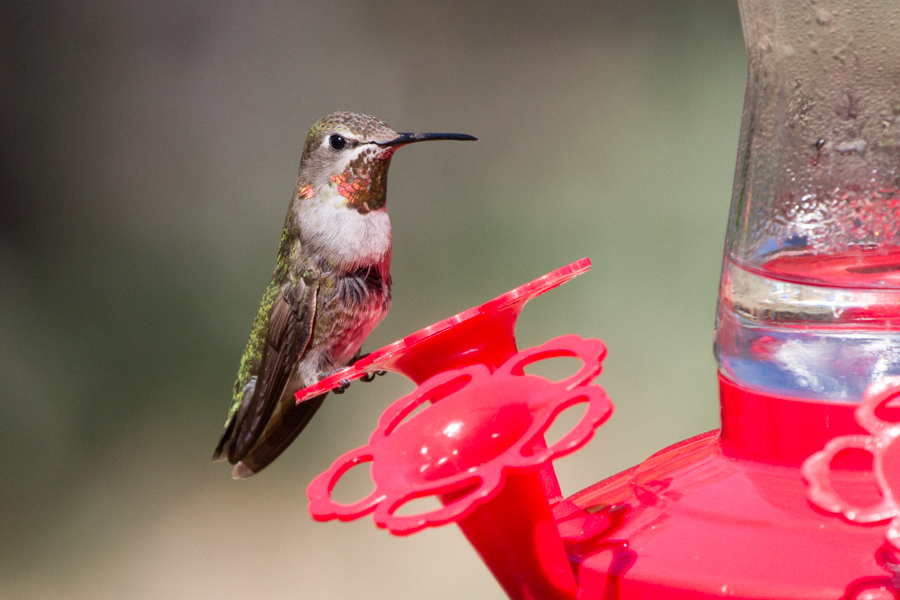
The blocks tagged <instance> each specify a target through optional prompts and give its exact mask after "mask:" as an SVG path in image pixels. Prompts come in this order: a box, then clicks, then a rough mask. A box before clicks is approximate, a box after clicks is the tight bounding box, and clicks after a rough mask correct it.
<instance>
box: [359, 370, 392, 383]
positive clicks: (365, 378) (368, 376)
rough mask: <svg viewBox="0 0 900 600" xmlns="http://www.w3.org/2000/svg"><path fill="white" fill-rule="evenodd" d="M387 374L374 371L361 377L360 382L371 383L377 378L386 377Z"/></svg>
mask: <svg viewBox="0 0 900 600" xmlns="http://www.w3.org/2000/svg"><path fill="white" fill-rule="evenodd" d="M385 373H387V371H373V372H372V373H366V374H365V375H363V376H362V377H360V378H359V380H360V381H365V382H366V383H369V382H370V381H372V380H373V379H375V377H376V376H380V375H384V374H385Z"/></svg>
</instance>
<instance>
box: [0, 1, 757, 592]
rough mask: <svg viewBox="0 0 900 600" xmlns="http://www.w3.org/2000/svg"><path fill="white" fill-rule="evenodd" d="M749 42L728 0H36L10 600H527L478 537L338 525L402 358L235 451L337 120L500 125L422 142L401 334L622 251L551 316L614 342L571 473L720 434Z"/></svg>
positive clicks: (4, 444)
mask: <svg viewBox="0 0 900 600" xmlns="http://www.w3.org/2000/svg"><path fill="white" fill-rule="evenodd" d="M744 61H745V59H744V50H743V43H742V39H741V32H740V24H739V19H738V13H737V7H736V6H735V3H734V2H732V1H724V0H723V1H709V0H696V1H687V0H684V1H682V0H678V1H671V0H619V1H583V2H535V1H522V2H513V1H505V2H493V3H485V2H480V1H473V0H469V1H466V2H455V3H440V2H433V1H432V2H411V1H392V0H381V1H366V0H337V1H332V2H327V3H326V2H320V3H311V2H308V1H296V0H294V1H286V0H284V1H280V0H263V1H261V2H255V3H245V2H234V1H218V2H212V1H187V2H183V1H173V0H168V1H163V2H156V3H141V2H135V1H124V2H123V1H121V0H116V1H111V0H89V1H85V2H79V3H73V2H59V1H50V2H34V3H27V4H26V3H4V4H3V6H2V7H0V192H2V196H0V457H2V461H0V598H3V599H6V598H10V599H12V598H15V599H38V598H48V599H52V598H72V599H82V598H84V599H88V598H90V599H107V598H109V599H120V598H129V599H131V598H148V599H159V598H185V599H188V598H190V599H203V598H216V599H227V598H257V597H264V596H265V597H269V598H421V597H425V596H427V597H429V598H459V597H465V596H464V595H465V594H469V595H470V596H469V597H472V596H474V597H479V598H501V597H502V594H501V592H500V589H499V587H497V586H496V585H495V584H494V582H493V580H492V579H491V577H490V575H489V574H488V572H487V570H486V569H485V568H484V567H483V566H482V565H481V563H480V561H479V559H478V558H477V556H476V555H475V553H474V552H473V551H472V550H471V549H470V548H469V547H468V545H467V544H466V542H465V540H464V539H463V537H462V535H461V534H460V533H459V531H457V530H456V529H455V528H453V527H445V528H441V529H437V530H428V531H426V532H423V533H422V534H419V535H416V536H413V537H410V538H394V537H392V536H390V535H389V534H387V533H386V532H383V531H380V530H376V528H375V527H374V526H373V525H372V522H371V520H369V519H365V520H362V521H359V522H355V523H349V524H340V523H327V524H316V523H313V522H312V520H311V519H310V517H309V516H308V514H307V512H306V499H305V489H306V486H307V484H308V483H309V482H310V480H311V479H312V478H313V477H314V476H315V475H316V474H318V473H319V472H321V471H323V470H324V469H326V468H327V467H328V466H329V465H330V464H331V461H332V460H334V459H335V458H336V457H337V456H339V455H340V454H341V453H343V452H345V451H347V450H349V449H351V448H353V447H356V446H357V445H360V444H362V443H365V440H366V439H367V437H368V433H369V432H370V431H371V430H372V428H373V427H374V426H375V424H376V422H377V418H378V416H379V415H380V414H381V412H382V410H384V408H385V407H387V406H388V404H390V402H391V401H393V400H394V399H395V398H397V397H399V396H400V395H402V394H404V393H407V392H409V391H410V390H411V389H412V386H411V385H410V384H408V383H407V382H405V381H403V380H401V378H400V377H395V376H388V377H384V378H381V379H379V380H378V381H377V382H376V383H372V384H355V385H354V386H353V387H351V389H350V390H349V391H348V393H347V394H345V395H344V396H341V397H332V398H331V399H330V400H329V402H326V404H325V406H324V408H323V410H322V411H321V412H320V413H319V415H318V416H317V417H316V419H315V421H314V422H313V424H312V426H311V427H310V428H309V429H308V430H307V432H306V433H305V434H304V435H303V436H301V437H300V438H299V439H298V441H297V442H296V443H295V444H294V445H293V446H292V447H291V449H290V450H289V451H288V452H287V453H286V454H285V455H284V456H283V457H282V458H280V459H279V460H278V461H277V462H276V463H275V464H274V465H273V466H272V467H270V468H269V469H267V470H266V471H265V472H264V473H262V474H261V475H259V476H257V477H254V478H252V479H250V480H247V481H243V482H235V481H232V480H231V478H230V473H229V469H228V468H227V467H226V466H225V465H223V464H217V463H212V462H210V456H211V454H212V450H213V448H214V446H215V444H216V442H217V440H218V436H219V434H220V432H221V427H222V425H223V422H224V419H225V413H226V409H227V405H228V403H229V398H230V391H231V386H232V383H233V380H234V375H235V372H236V369H237V365H238V360H239V357H240V354H241V352H242V350H243V346H244V342H245V340H246V336H247V334H248V333H249V328H250V324H251V321H252V318H253V316H254V314H255V311H256V306H257V303H258V301H259V298H260V296H261V294H262V291H263V289H264V288H265V285H266V283H267V282H268V279H269V276H270V275H271V272H272V268H273V266H274V257H275V252H276V249H277V244H278V239H279V235H280V231H281V226H282V223H283V219H284V213H285V211H286V207H287V204H288V200H289V198H290V195H291V192H292V190H293V186H294V184H295V181H296V170H297V164H298V161H299V156H300V148H301V145H302V142H303V139H304V138H305V136H306V133H307V131H308V129H309V127H310V125H311V124H312V123H313V122H314V121H316V120H317V119H318V118H319V117H321V116H323V115H325V114H327V113H329V112H332V111H335V110H352V111H358V112H364V113H368V114H372V115H375V116H378V117H380V118H383V119H384V120H385V121H387V122H388V123H389V124H390V125H391V126H392V127H393V128H395V129H397V130H399V131H458V132H463V133H470V134H473V135H476V136H478V137H479V138H480V141H479V142H477V143H474V144H465V145H463V144H453V143H443V144H422V145H417V146H414V147H411V148H409V149H403V150H401V151H400V152H399V153H398V154H397V156H396V157H395V158H394V160H393V165H392V167H391V175H390V186H389V187H390V189H389V194H388V198H389V200H388V207H389V209H390V213H391V218H392V222H393V228H394V260H393V270H392V272H393V278H394V303H393V308H392V311H391V314H390V315H389V316H388V318H387V319H386V321H385V322H384V323H383V324H382V325H381V326H380V327H379V329H378V330H376V332H375V333H374V334H373V335H372V336H371V337H370V338H369V341H368V342H367V344H366V346H365V349H367V350H369V351H371V350H374V349H377V348H379V347H380V346H382V345H384V344H387V343H389V342H391V341H393V340H395V339H398V338H400V337H402V336H404V335H406V334H408V333H410V332H413V331H415V330H416V329H419V328H420V327H423V326H426V325H428V324H430V323H432V322H434V321H437V320H439V319H442V318H444V317H446V316H449V315H452V314H454V313H456V312H459V311H461V310H464V309H466V308H469V307H470V306H473V305H476V304H479V303H481V302H484V301H486V300H488V299H490V298H492V297H494V296H496V295H498V294H500V293H503V292H505V291H507V290H509V289H511V288H513V287H515V286H517V285H519V284H521V283H524V282H526V281H529V280H530V279H533V278H534V277H537V276H540V275H542V274H544V273H546V272H548V271H550V270H552V269H555V268H557V267H559V266H562V265H564V264H568V263H570V262H572V261H574V260H577V259H579V258H582V257H584V256H588V257H590V258H591V259H592V261H593V263H594V267H593V269H592V270H591V271H590V272H589V273H588V274H587V275H584V276H582V277H580V278H578V279H575V280H574V281H572V282H570V283H568V284H566V285H565V286H563V287H562V288H559V289H558V290H555V291H553V292H551V293H549V294H547V295H545V296H542V297H540V298H538V299H536V300H534V301H533V302H531V303H530V304H529V305H528V306H527V307H526V308H525V311H524V313H523V315H522V319H521V321H520V325H519V329H518V338H519V345H520V347H527V346H533V345H536V344H539V343H541V342H544V341H546V340H547V339H549V338H552V337H555V336H557V335H561V334H565V333H577V334H580V335H582V336H585V337H590V336H593V337H600V338H602V339H603V340H604V341H605V342H606V343H607V345H608V347H609V358H608V359H607V361H606V363H605V372H604V374H603V375H602V376H601V378H600V379H599V383H601V384H602V385H603V386H604V387H605V388H606V390H607V392H608V393H609V395H610V396H611V397H612V399H613V401H614V402H615V404H616V414H615V415H614V417H613V418H612V419H611V420H610V421H609V422H608V423H607V424H606V425H605V426H604V427H603V428H602V429H601V431H600V432H599V433H598V435H597V436H596V438H595V439H594V441H592V442H591V443H590V444H589V445H588V446H587V448H586V449H584V450H583V451H582V452H580V453H578V454H576V455H574V456H572V457H569V458H566V459H563V460H561V461H559V462H558V463H557V470H558V473H559V476H560V480H561V483H562V486H563V491H564V492H565V493H566V494H571V493H574V492H576V491H578V490H579V489H582V488H584V487H586V486H587V485H589V484H591V483H593V482H595V481H598V480H599V479H602V478H604V477H606V476H609V475H611V474H614V473H616V472H618V471H620V470H622V469H624V468H627V467H629V466H631V465H633V464H635V463H637V462H639V461H641V460H643V459H644V458H645V457H647V456H648V455H649V454H651V453H653V452H655V451H657V450H659V449H661V448H663V447H665V446H667V445H669V444H671V443H674V442H676V441H679V440H682V439H684V438H686V437H688V436H691V435H694V434H697V433H700V432H703V431H706V430H709V429H712V428H715V427H717V426H718V400H717V392H716V385H715V364H714V360H713V357H712V350H711V347H712V329H713V320H714V308H715V301H716V290H717V285H718V275H719V267H720V261H721V252H722V243H723V238H724V230H725V221H726V217H727V211H728V205H729V198H730V193H731V181H732V176H733V169H734V157H735V154H736V148H737V135H738V129H739V125H740V114H741V105H742V99H743V86H744V79H745V72H746V71H745V63H744ZM348 499H349V498H348Z"/></svg>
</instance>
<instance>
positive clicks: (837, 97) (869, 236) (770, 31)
mask: <svg viewBox="0 0 900 600" xmlns="http://www.w3.org/2000/svg"><path fill="white" fill-rule="evenodd" d="M739 5H740V10H741V20H742V23H743V28H744V37H745V42H746V45H747V54H748V75H747V77H748V81H747V92H746V96H745V99H744V114H743V120H742V124H741V135H740V143H739V150H738V158H737V166H736V175H735V183H734V189H733V193H732V202H731V212H730V216H729V220H728V227H727V233H726V241H725V256H724V261H723V267H722V280H721V286H720V291H719V306H718V311H717V317H716V340H715V353H716V358H717V360H718V364H719V369H720V371H721V372H722V374H723V375H724V376H725V377H726V378H728V379H730V380H731V381H733V382H734V383H736V384H738V385H740V386H743V387H746V388H749V389H751V390H755V391H759V392H763V393H771V394H775V395H779V396H787V397H795V398H804V399H813V400H830V401H839V402H858V401H859V400H860V399H861V396H862V392H863V390H865V388H866V386H868V385H869V384H870V383H872V382H874V381H876V380H878V379H880V378H881V377H884V376H887V375H898V374H900V190H898V188H900V2H898V0H792V1H783V0H739Z"/></svg>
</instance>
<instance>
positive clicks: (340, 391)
mask: <svg viewBox="0 0 900 600" xmlns="http://www.w3.org/2000/svg"><path fill="white" fill-rule="evenodd" d="M348 387H350V380H349V379H341V381H340V384H339V385H338V386H337V387H336V388H334V389H333V390H331V391H332V392H334V393H335V394H343V393H344V392H346V391H347V388H348Z"/></svg>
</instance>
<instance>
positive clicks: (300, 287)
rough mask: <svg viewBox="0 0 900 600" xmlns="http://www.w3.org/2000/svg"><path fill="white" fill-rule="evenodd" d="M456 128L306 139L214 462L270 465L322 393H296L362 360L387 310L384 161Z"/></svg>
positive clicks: (255, 468)
mask: <svg viewBox="0 0 900 600" xmlns="http://www.w3.org/2000/svg"><path fill="white" fill-rule="evenodd" d="M475 139H477V138H475V137H472V136H471V135H465V134H458V133H397V132H396V131H394V130H392V129H391V128H390V127H388V126H387V125H386V124H385V123H384V122H383V121H381V120H379V119H376V118H374V117H369V116H366V115H362V114H356V113H350V112H336V113H333V114H330V115H328V116H326V117H324V118H322V119H320V120H319V121H318V122H317V123H316V124H315V125H313V126H312V129H310V131H309V135H308V136H307V137H306V143H305V144H304V145H303V153H302V156H301V159H300V176H299V178H298V179H297V186H296V188H295V190H294V194H293V197H292V198H291V201H290V206H289V207H288V213H287V218H286V219H285V222H284V229H283V230H282V234H281V244H280V246H279V248H278V259H277V262H276V266H275V273H274V274H273V276H272V281H271V283H269V286H268V287H267V288H266V291H265V293H264V294H263V298H262V302H261V303H260V306H259V310H258V311H257V313H256V318H255V320H254V322H253V329H252V330H251V332H250V339H249V340H248V342H247V346H246V349H245V350H244V354H243V356H242V357H241V363H240V368H239V369H238V376H237V381H236V382H235V384H234V394H233V397H232V403H231V408H230V410H229V412H228V418H227V420H226V423H225V430H224V432H223V433H222V438H221V439H220V440H219V444H218V446H216V450H215V453H214V454H213V460H227V461H228V462H229V463H231V464H232V465H234V468H233V470H232V476H233V477H234V478H235V479H244V478H247V477H250V476H251V475H254V474H255V473H259V472H260V471H261V470H262V469H264V468H265V467H266V466H268V465H269V464H271V462H272V461H273V460H275V459H276V458H277V457H278V456H279V455H280V454H281V453H282V452H283V451H284V450H285V449H286V448H287V447H288V446H289V445H290V444H291V442H293V441H294V439H296V437H297V436H298V435H299V434H300V432H301V431H303V429H304V428H305V427H306V425H307V424H308V423H309V421H310V419H312V418H313V416H314V415H315V414H316V411H318V410H319V407H320V406H322V402H323V401H324V400H325V396H326V395H327V392H326V393H325V394H321V395H319V396H316V397H315V398H312V399H310V400H307V401H305V402H302V403H300V404H296V402H295V401H294V394H295V393H296V392H297V391H298V390H300V389H302V388H304V387H306V386H308V385H311V384H313V383H316V382H317V381H319V380H320V379H322V378H324V377H327V376H328V375H330V374H332V373H334V372H336V371H337V370H339V369H341V368H343V367H345V366H346V365H348V364H349V363H350V362H352V361H354V360H356V359H358V358H359V356H360V354H359V353H360V349H361V348H362V345H363V342H364V341H365V339H366V337H368V335H369V334H370V333H371V332H372V330H373V329H374V328H375V327H376V326H377V325H378V323H380V322H381V320H382V319H383V318H384V317H385V315H386V314H387V311H388V307H389V306H390V303H391V275H390V266H391V222H390V219H389V218H388V214H387V208H386V206H385V194H386V191H387V173H388V167H389V166H390V163H391V157H392V156H393V155H394V152H395V151H396V150H397V149H398V148H400V147H401V146H405V145H407V144H412V143H414V142H424V141H429V140H475Z"/></svg>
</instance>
